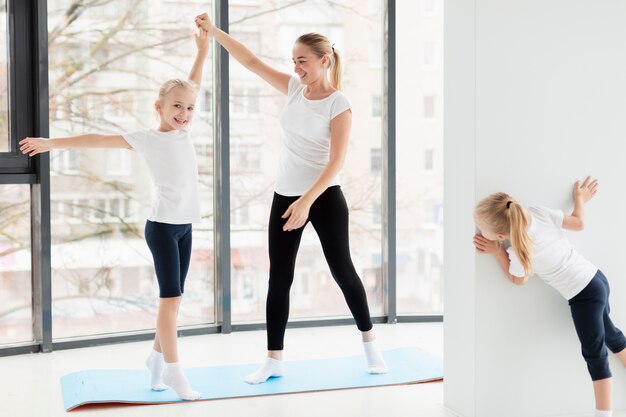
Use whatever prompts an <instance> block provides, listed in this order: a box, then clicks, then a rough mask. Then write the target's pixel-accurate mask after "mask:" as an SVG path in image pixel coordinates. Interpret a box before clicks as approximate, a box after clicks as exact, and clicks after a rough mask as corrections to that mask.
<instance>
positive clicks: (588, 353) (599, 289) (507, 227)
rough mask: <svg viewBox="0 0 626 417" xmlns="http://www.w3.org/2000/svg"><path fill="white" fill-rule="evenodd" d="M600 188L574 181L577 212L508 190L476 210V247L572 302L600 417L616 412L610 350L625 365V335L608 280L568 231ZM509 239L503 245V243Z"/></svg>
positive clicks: (519, 280) (510, 272) (515, 276)
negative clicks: (614, 315) (520, 198)
mask: <svg viewBox="0 0 626 417" xmlns="http://www.w3.org/2000/svg"><path fill="white" fill-rule="evenodd" d="M597 191H598V182H597V180H592V179H591V178H590V177H587V178H586V179H585V181H583V183H582V184H581V183H580V182H578V181H577V182H576V184H575V185H574V193H573V194H574V210H573V211H572V213H571V214H564V213H563V211H561V210H552V209H548V208H545V207H529V208H524V207H522V205H521V204H519V203H518V202H517V201H516V200H515V199H514V198H513V197H511V196H510V195H508V194H505V193H496V194H492V195H490V196H488V197H486V198H484V199H483V200H481V201H480V202H479V203H478V204H477V205H476V209H475V211H474V219H475V222H476V225H477V227H478V229H479V230H480V234H477V235H475V236H474V246H475V247H476V250H477V251H478V252H480V253H487V254H492V255H494V256H495V257H496V259H497V260H498V262H499V264H500V265H501V267H502V269H503V270H504V273H505V274H506V276H507V277H508V279H509V280H510V281H511V282H512V283H514V284H517V285H523V284H525V283H526V282H527V281H528V279H529V278H530V277H531V275H532V274H535V275H536V276H537V277H539V278H541V279H542V280H544V281H545V282H546V283H547V284H549V285H550V286H552V287H553V288H555V289H556V290H557V291H558V292H559V293H560V294H561V295H562V296H563V297H564V298H565V299H566V300H568V303H569V305H570V309H571V312H572V319H573V320H574V326H575V328H576V333H577V334H578V338H579V340H580V343H581V347H582V355H583V357H584V359H585V361H586V362H587V369H588V370H589V374H590V376H591V379H592V381H593V388H594V395H595V399H596V414H595V416H596V417H611V416H612V382H611V381H612V375H611V371H610V369H609V362H608V357H607V356H608V354H607V346H608V348H609V349H610V350H611V351H612V352H613V353H615V354H616V355H617V356H618V357H619V359H620V360H621V361H622V363H623V364H624V365H625V366H626V349H625V348H626V337H624V335H623V334H622V332H621V331H620V330H619V329H618V328H617V327H615V325H614V324H613V322H612V321H611V318H610V317H609V312H610V307H609V293H610V288H609V282H608V281H607V279H606V277H605V276H604V274H603V273H602V271H600V270H599V269H598V268H597V267H596V266H594V265H593V264H592V263H591V262H589V261H588V260H587V259H585V258H583V257H582V256H581V255H580V254H579V253H578V252H576V250H575V249H574V247H573V246H572V245H571V244H570V243H569V241H568V240H567V237H566V236H565V233H564V232H563V230H564V229H565V230H582V229H583V227H584V223H585V211H584V206H585V204H586V203H587V202H588V201H589V200H591V199H592V198H593V197H594V196H595V195H596V192H597ZM507 240H508V241H510V247H509V248H508V249H504V247H503V245H502V242H504V241H507Z"/></svg>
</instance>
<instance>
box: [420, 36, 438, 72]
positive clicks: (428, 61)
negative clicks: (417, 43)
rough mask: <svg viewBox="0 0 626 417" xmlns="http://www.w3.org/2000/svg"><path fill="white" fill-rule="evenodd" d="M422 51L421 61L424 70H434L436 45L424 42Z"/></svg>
mask: <svg viewBox="0 0 626 417" xmlns="http://www.w3.org/2000/svg"><path fill="white" fill-rule="evenodd" d="M423 47H424V50H423V60H422V64H423V65H424V68H427V69H430V68H434V67H435V64H436V61H435V59H436V57H435V53H436V45H435V43H434V42H424V46H423Z"/></svg>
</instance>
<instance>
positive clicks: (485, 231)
mask: <svg viewBox="0 0 626 417" xmlns="http://www.w3.org/2000/svg"><path fill="white" fill-rule="evenodd" d="M476 225H477V227H478V229H479V230H480V234H481V235H483V237H484V238H486V239H489V240H493V241H499V242H502V241H504V240H507V239H508V238H509V235H508V234H505V233H495V232H492V231H491V230H489V228H487V227H485V226H484V225H482V224H480V223H479V222H477V223H476Z"/></svg>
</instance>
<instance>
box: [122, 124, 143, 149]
mask: <svg viewBox="0 0 626 417" xmlns="http://www.w3.org/2000/svg"><path fill="white" fill-rule="evenodd" d="M122 137H123V138H124V140H125V141H126V142H128V144H129V145H130V146H132V147H133V148H132V150H133V151H136V152H137V153H144V152H145V150H146V142H147V141H148V129H139V130H134V131H132V132H126V133H124V134H122Z"/></svg>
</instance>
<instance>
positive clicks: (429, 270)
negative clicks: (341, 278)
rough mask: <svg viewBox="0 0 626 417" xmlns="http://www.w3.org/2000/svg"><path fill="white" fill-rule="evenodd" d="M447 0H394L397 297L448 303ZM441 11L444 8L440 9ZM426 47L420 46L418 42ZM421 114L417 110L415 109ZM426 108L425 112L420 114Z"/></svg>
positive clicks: (416, 308) (422, 306) (425, 304)
mask: <svg viewBox="0 0 626 417" xmlns="http://www.w3.org/2000/svg"><path fill="white" fill-rule="evenodd" d="M442 6H443V0H422V1H421V7H420V2H409V1H406V2H404V1H401V2H397V3H396V7H397V10H396V24H397V27H396V33H397V35H396V36H397V62H396V75H397V80H396V83H397V85H398V89H397V92H396V100H397V101H396V112H397V113H396V118H397V130H396V137H397V145H396V146H397V154H396V155H397V156H396V158H397V159H396V161H397V199H396V201H397V211H396V216H397V229H396V233H397V258H396V259H397V293H398V297H397V302H398V313H399V314H441V313H442V311H443V300H442V294H443V287H442V280H443V214H442V213H443V204H442V203H443V118H442V114H443V111H442V109H443V106H442V103H441V100H440V99H438V98H439V97H443V94H442V93H443V62H441V59H442V57H441V56H440V54H437V53H435V51H440V50H443V15H442V13H440V12H439V11H441V10H443V7H442ZM438 12H439V13H438ZM420 45H421V46H422V47H423V55H422V56H419V54H416V53H415V51H416V46H420ZM416 116H417V117H416ZM419 116H421V117H419Z"/></svg>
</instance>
